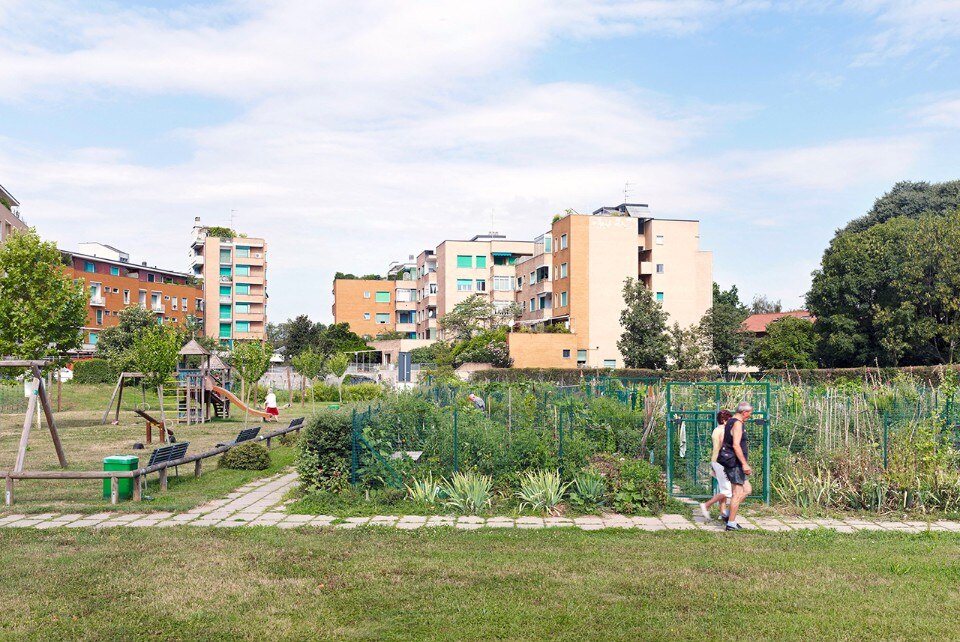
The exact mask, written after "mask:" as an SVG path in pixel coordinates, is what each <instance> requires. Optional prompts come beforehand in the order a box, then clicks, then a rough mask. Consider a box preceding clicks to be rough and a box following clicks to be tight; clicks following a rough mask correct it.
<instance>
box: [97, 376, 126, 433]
mask: <svg viewBox="0 0 960 642" xmlns="http://www.w3.org/2000/svg"><path fill="white" fill-rule="evenodd" d="M122 387H123V374H121V375H120V378H119V379H117V387H116V388H114V389H113V394H112V395H110V403H109V404H108V405H107V409H106V410H104V411H103V419H101V420H100V423H101V424H105V423H107V417H109V416H110V411H111V410H113V400H114V399H116V398H117V393H118V392H120V388H122ZM118 414H119V413H118Z"/></svg>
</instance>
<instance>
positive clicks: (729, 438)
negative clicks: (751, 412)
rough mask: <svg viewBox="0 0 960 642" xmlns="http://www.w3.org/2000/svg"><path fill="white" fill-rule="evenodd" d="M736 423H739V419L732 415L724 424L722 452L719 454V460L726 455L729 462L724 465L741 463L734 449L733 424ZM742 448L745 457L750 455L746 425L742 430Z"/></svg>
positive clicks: (725, 458)
mask: <svg viewBox="0 0 960 642" xmlns="http://www.w3.org/2000/svg"><path fill="white" fill-rule="evenodd" d="M735 423H737V419H736V418H735V417H731V418H730V419H728V420H727V423H726V424H725V425H724V426H723V445H722V446H721V447H720V450H721V454H720V455H718V456H717V461H718V462H719V461H720V459H721V456H723V455H725V457H723V459H724V460H725V461H726V462H729V463H724V464H723V465H724V466H732V465H735V464H738V463H739V461H738V460H737V454H736V453H735V452H734V450H733V425H734V424H735ZM740 450H742V451H743V458H744V459H746V458H747V457H749V450H750V447H749V445H748V443H747V430H746V426H744V427H743V430H742V431H740Z"/></svg>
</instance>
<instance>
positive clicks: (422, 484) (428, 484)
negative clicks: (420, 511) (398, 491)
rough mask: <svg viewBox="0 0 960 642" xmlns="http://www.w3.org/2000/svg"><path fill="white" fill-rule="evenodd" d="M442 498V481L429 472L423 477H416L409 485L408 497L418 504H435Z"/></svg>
mask: <svg viewBox="0 0 960 642" xmlns="http://www.w3.org/2000/svg"><path fill="white" fill-rule="evenodd" d="M439 498H440V482H439V481H438V480H435V479H434V478H433V473H427V476H426V477H425V478H423V479H414V480H413V481H412V483H411V484H409V485H407V499H409V500H410V501H413V502H416V503H418V504H433V503H434V502H436V501H437V499H439Z"/></svg>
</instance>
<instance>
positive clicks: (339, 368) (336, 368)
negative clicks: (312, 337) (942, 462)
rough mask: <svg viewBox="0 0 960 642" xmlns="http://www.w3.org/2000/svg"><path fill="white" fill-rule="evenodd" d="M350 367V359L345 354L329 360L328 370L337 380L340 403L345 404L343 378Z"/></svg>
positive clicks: (332, 356)
mask: <svg viewBox="0 0 960 642" xmlns="http://www.w3.org/2000/svg"><path fill="white" fill-rule="evenodd" d="M349 366H350V357H348V356H347V354H346V353H345V352H338V353H337V354H334V355H331V356H330V357H328V358H327V366H326V367H327V369H328V370H329V371H330V373H331V374H333V376H335V377H336V378H337V393H338V395H339V397H340V403H343V376H344V375H345V374H346V373H347V368H348V367H349Z"/></svg>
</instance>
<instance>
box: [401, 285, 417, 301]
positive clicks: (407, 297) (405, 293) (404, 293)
mask: <svg viewBox="0 0 960 642" xmlns="http://www.w3.org/2000/svg"><path fill="white" fill-rule="evenodd" d="M415 292H416V290H407V289H405V288H400V289H398V290H397V301H404V302H410V301H415V300H416V299H415V298H414V293H415Z"/></svg>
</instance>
